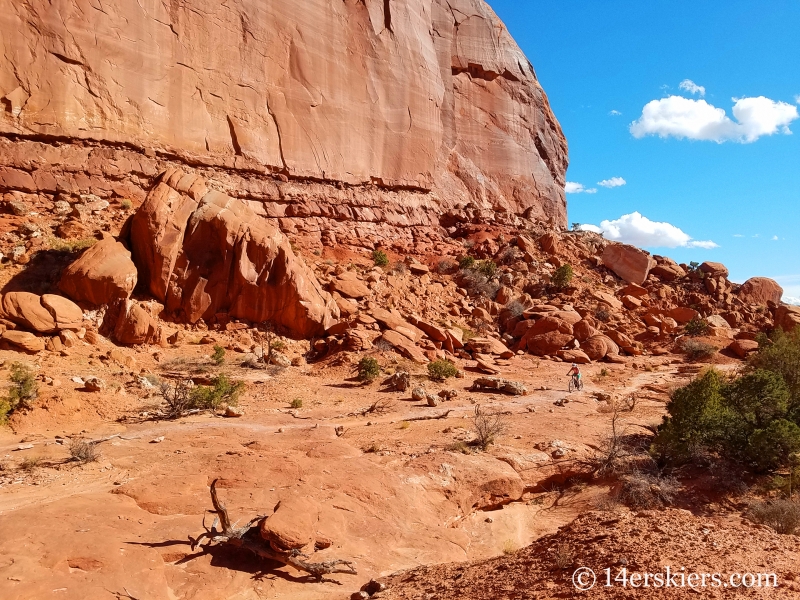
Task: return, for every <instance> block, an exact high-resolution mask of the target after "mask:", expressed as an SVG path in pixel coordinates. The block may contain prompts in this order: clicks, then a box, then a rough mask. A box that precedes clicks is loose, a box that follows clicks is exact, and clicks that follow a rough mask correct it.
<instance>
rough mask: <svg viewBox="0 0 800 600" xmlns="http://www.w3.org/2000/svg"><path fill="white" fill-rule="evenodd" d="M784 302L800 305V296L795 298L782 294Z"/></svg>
mask: <svg viewBox="0 0 800 600" xmlns="http://www.w3.org/2000/svg"><path fill="white" fill-rule="evenodd" d="M781 300H783V301H784V302H786V304H794V305H795V306H800V298H796V297H794V296H784V297H783V298H781Z"/></svg>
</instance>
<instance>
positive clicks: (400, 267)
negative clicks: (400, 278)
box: [392, 262, 406, 275]
mask: <svg viewBox="0 0 800 600" xmlns="http://www.w3.org/2000/svg"><path fill="white" fill-rule="evenodd" d="M405 272H406V265H405V263H402V262H396V263H394V264H393V265H392V273H393V274H394V275H404V274H405Z"/></svg>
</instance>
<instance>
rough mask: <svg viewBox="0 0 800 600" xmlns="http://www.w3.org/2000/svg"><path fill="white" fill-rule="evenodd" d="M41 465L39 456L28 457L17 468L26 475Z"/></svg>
mask: <svg viewBox="0 0 800 600" xmlns="http://www.w3.org/2000/svg"><path fill="white" fill-rule="evenodd" d="M41 464H42V457H41V456H28V457H27V458H24V459H23V460H22V462H21V463H20V465H19V468H20V469H22V470H23V471H27V472H28V473H30V472H32V471H35V470H36V469H38V468H39V467H40V466H41Z"/></svg>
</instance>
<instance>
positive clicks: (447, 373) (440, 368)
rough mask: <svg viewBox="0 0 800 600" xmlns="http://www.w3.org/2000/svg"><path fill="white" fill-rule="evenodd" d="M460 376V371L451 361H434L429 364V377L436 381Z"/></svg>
mask: <svg viewBox="0 0 800 600" xmlns="http://www.w3.org/2000/svg"><path fill="white" fill-rule="evenodd" d="M456 375H458V369H457V368H456V366H455V365H454V364H453V363H452V362H450V361H449V360H434V361H433V362H429V363H428V376H429V377H430V378H431V379H433V380H434V381H444V380H445V379H447V378H448V377H455V376H456Z"/></svg>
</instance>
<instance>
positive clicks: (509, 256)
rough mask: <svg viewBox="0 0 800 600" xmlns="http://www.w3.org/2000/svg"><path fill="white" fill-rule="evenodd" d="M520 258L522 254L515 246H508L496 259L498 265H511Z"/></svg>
mask: <svg viewBox="0 0 800 600" xmlns="http://www.w3.org/2000/svg"><path fill="white" fill-rule="evenodd" d="M521 256H522V252H521V251H520V249H519V248H517V247H516V246H508V247H507V248H505V249H504V250H503V251H502V252H501V253H500V254H499V255H498V257H497V260H498V261H499V262H500V264H503V265H505V264H509V263H513V262H514V261H516V260H517V259H519V258H520V257H521Z"/></svg>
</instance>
